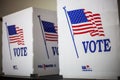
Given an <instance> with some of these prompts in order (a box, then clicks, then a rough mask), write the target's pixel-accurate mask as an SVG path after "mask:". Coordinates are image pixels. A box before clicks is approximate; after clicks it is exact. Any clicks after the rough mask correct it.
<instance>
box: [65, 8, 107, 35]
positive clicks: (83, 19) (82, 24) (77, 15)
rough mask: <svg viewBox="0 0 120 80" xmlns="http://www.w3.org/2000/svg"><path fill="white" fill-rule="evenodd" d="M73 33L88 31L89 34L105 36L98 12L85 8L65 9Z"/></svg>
mask: <svg viewBox="0 0 120 80" xmlns="http://www.w3.org/2000/svg"><path fill="white" fill-rule="evenodd" d="M67 13H68V16H69V19H70V22H71V25H72V30H73V34H74V35H77V34H85V33H89V34H90V36H92V37H93V36H105V34H104V30H103V27H102V21H101V17H100V14H98V13H95V14H93V13H92V12H91V11H87V10H85V9H77V10H72V11H67Z"/></svg>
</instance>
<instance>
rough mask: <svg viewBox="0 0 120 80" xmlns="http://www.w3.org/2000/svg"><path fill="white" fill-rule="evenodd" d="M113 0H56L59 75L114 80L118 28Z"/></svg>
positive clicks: (119, 37)
mask: <svg viewBox="0 0 120 80" xmlns="http://www.w3.org/2000/svg"><path fill="white" fill-rule="evenodd" d="M117 7H118V6H117V0H57V13H58V14H57V16H58V26H59V27H58V35H59V36H58V40H59V41H58V46H59V65H60V75H63V77H64V78H88V79H117V77H118V76H120V68H119V67H120V62H119V61H120V54H119V53H120V43H119V41H120V26H119V20H118V18H119V17H118V8H117Z"/></svg>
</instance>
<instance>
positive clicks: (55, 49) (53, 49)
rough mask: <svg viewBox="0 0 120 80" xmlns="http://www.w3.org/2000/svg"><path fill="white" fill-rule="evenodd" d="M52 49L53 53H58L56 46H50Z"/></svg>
mask: <svg viewBox="0 0 120 80" xmlns="http://www.w3.org/2000/svg"><path fill="white" fill-rule="evenodd" d="M52 51H53V55H54V56H55V54H57V55H59V53H58V47H52Z"/></svg>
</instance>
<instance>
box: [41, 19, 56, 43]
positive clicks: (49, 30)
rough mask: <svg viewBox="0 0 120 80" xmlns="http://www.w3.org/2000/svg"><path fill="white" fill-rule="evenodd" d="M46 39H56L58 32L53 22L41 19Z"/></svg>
mask: <svg viewBox="0 0 120 80" xmlns="http://www.w3.org/2000/svg"><path fill="white" fill-rule="evenodd" d="M42 24H43V28H44V32H45V39H46V41H58V34H57V32H56V30H55V26H54V23H52V22H48V21H42Z"/></svg>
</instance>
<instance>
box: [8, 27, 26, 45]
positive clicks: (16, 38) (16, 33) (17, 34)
mask: <svg viewBox="0 0 120 80" xmlns="http://www.w3.org/2000/svg"><path fill="white" fill-rule="evenodd" d="M7 29H8V37H9V43H10V44H12V43H17V44H18V45H24V36H23V29H20V28H19V27H16V26H15V25H10V26H7Z"/></svg>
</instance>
